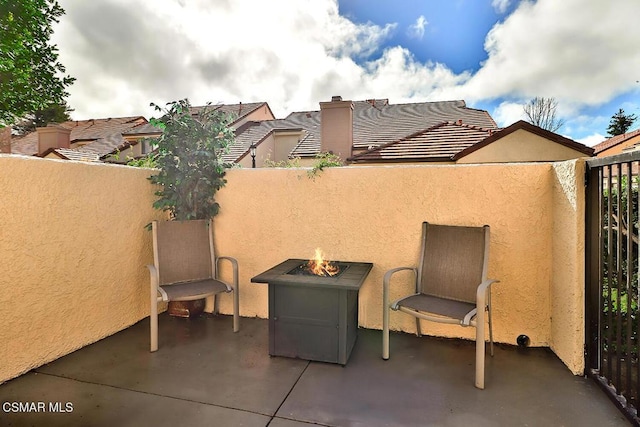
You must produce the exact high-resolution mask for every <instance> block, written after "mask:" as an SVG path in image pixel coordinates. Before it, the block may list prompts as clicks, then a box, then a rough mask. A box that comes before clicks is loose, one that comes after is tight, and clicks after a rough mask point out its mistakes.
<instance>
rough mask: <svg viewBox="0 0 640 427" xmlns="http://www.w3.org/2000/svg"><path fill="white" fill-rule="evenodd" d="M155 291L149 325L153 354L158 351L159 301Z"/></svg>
mask: <svg viewBox="0 0 640 427" xmlns="http://www.w3.org/2000/svg"><path fill="white" fill-rule="evenodd" d="M154 294H157V292H155V290H152V292H151V301H150V302H151V309H150V312H149V323H150V325H151V331H150V332H151V337H150V338H151V350H150V351H151V352H154V351H157V350H158V300H157V298H158V297H157V296H156V295H154Z"/></svg>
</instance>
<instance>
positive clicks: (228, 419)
mask: <svg viewBox="0 0 640 427" xmlns="http://www.w3.org/2000/svg"><path fill="white" fill-rule="evenodd" d="M241 321H242V323H241V330H240V332H238V333H237V334H234V333H233V332H232V328H231V318H230V317H227V316H210V315H205V316H203V317H200V318H198V319H193V320H184V319H175V318H171V317H169V316H167V315H166V314H163V315H161V316H160V349H159V351H158V352H156V353H149V349H148V345H149V337H148V331H149V329H148V326H149V319H145V320H143V321H141V322H139V323H137V324H136V325H134V326H132V327H130V328H128V329H126V330H124V331H122V332H120V333H118V334H116V335H113V336H111V337H108V338H106V339H104V340H101V341H99V342H97V343H95V344H93V345H91V346H88V347H85V348H83V349H81V350H78V351H76V352H74V353H72V354H70V355H68V356H65V357H63V358H61V359H58V360H56V361H55V362H52V363H50V364H48V365H45V366H42V367H40V368H38V369H35V370H34V371H32V372H29V373H27V374H25V375H23V376H21V377H19V378H16V379H14V380H12V381H9V382H7V383H5V384H3V385H1V386H0V401H1V402H2V404H3V407H2V408H0V425H2V426H23V425H35V426H76V425H78V426H151V425H153V426H174V425H185V426H270V427H303V426H306V427H309V426H311V425H321V426H366V427H373V426H467V425H473V426H627V425H630V424H629V422H628V421H627V420H626V419H625V417H624V416H623V415H622V414H621V413H620V412H619V411H618V410H617V409H616V407H615V406H614V404H613V403H612V402H611V401H610V400H609V399H608V398H607V397H606V396H605V394H604V393H603V392H601V391H600V390H599V389H598V387H597V385H596V384H595V383H594V382H593V381H591V380H588V379H585V378H582V377H576V376H574V375H572V374H571V373H570V372H569V370H568V369H567V368H566V367H565V366H564V365H563V364H562V362H561V361H560V360H559V359H558V358H557V357H556V356H555V355H554V354H553V353H552V352H551V351H549V350H547V349H539V348H529V349H525V350H520V349H517V348H515V347H510V346H497V347H496V351H495V357H493V358H491V357H487V368H486V389H485V390H478V389H476V388H475V387H474V386H473V375H474V366H473V363H474V348H475V347H474V344H473V343H472V342H466V341H459V340H442V339H433V338H428V337H423V338H418V337H416V336H414V335H410V334H401V333H394V334H392V336H391V358H390V360H388V361H383V360H382V359H381V357H380V350H381V332H380V331H375V330H367V329H360V330H359V331H358V341H357V343H356V346H355V348H354V350H353V353H352V355H351V358H350V360H349V362H348V364H347V366H345V367H342V366H340V365H333V364H327V363H317V362H308V361H304V360H298V359H289V358H284V357H269V355H268V322H267V321H266V320H264V319H248V318H243V319H241ZM13 402H35V403H36V405H37V403H38V402H44V404H43V405H45V407H46V408H45V409H46V412H29V413H24V412H21V413H15V412H11V403H13ZM56 403H59V406H58V408H63V409H65V410H67V412H51V411H50V409H54V408H50V406H55V404H56ZM67 403H70V404H71V405H72V408H70V407H68V406H66V404H67ZM5 409H9V412H7V411H6V410H5ZM68 409H72V411H69V410H68Z"/></svg>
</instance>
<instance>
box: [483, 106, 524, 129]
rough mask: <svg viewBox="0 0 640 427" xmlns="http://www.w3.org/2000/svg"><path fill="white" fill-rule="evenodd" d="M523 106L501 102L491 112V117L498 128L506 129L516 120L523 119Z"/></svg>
mask: <svg viewBox="0 0 640 427" xmlns="http://www.w3.org/2000/svg"><path fill="white" fill-rule="evenodd" d="M522 108H523V104H519V103H515V102H503V103H501V104H500V105H498V107H497V108H496V109H495V110H493V111H492V112H491V117H493V119H494V120H495V121H496V123H497V124H498V126H500V127H507V126H510V125H512V124H514V123H515V122H517V121H518V120H523V119H524V110H523V109H522Z"/></svg>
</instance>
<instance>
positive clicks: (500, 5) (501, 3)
mask: <svg viewBox="0 0 640 427" xmlns="http://www.w3.org/2000/svg"><path fill="white" fill-rule="evenodd" d="M510 3H511V0H492V1H491V6H492V7H493V8H494V9H495V10H496V12H498V13H505V12H506V11H507V8H508V7H509V4H510Z"/></svg>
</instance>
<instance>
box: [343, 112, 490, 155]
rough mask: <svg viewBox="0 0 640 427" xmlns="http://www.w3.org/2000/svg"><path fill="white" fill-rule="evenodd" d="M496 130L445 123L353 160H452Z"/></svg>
mask: <svg viewBox="0 0 640 427" xmlns="http://www.w3.org/2000/svg"><path fill="white" fill-rule="evenodd" d="M492 132H493V129H485V128H481V127H478V126H472V125H468V124H465V123H462V122H461V121H458V122H443V123H439V124H437V125H435V126H432V127H430V128H428V129H425V130H422V131H419V132H417V133H414V134H413V135H409V136H407V137H405V138H401V139H399V140H397V141H393V142H390V143H387V144H384V145H382V146H380V147H376V148H373V149H370V150H368V151H366V152H364V153H360V154H356V155H354V156H353V157H351V159H349V160H350V161H353V162H362V161H375V162H401V161H402V162H410V161H423V162H424V161H447V160H449V161H451V160H452V157H453V156H454V155H455V154H457V153H459V152H460V151H461V150H463V149H465V148H467V147H471V146H472V145H474V144H476V143H478V142H480V141H482V140H483V139H485V138H486V137H487V136H489V135H491V133H492Z"/></svg>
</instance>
